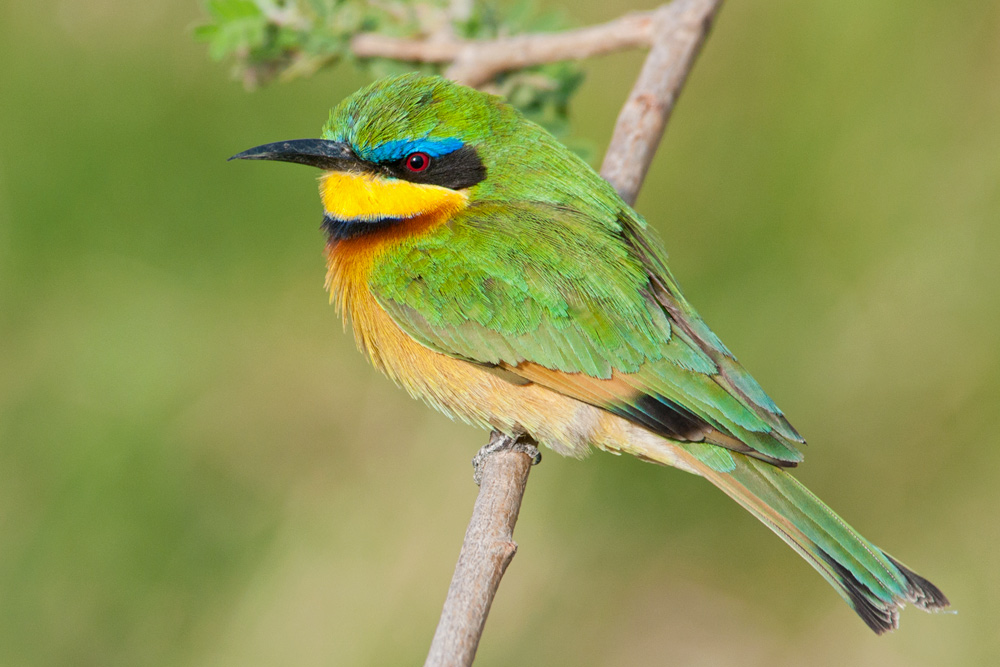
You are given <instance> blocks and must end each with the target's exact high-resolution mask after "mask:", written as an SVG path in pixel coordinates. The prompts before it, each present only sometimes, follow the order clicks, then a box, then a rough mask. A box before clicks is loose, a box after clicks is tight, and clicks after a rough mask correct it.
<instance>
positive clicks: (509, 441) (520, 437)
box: [472, 431, 542, 486]
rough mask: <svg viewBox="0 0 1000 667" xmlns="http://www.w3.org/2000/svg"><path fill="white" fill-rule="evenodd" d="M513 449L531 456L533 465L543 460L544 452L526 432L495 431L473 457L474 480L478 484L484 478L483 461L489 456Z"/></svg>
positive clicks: (512, 450)
mask: <svg viewBox="0 0 1000 667" xmlns="http://www.w3.org/2000/svg"><path fill="white" fill-rule="evenodd" d="M502 451H511V452H522V453H524V454H527V455H528V456H529V457H531V465H533V466H536V465H538V464H539V463H541V462H542V453H541V452H540V451H538V447H537V446H536V445H535V442H534V440H532V439H531V438H530V437H529V436H528V435H527V434H526V433H519V434H517V435H513V436H511V435H507V434H505V433H500V432H499V431H493V433H491V434H490V441H489V442H488V443H486V444H485V445H483V446H482V447H481V448H480V450H479V451H478V452H476V455H475V456H474V457H473V458H472V467H473V468H474V469H475V472H474V473H473V474H472V479H473V481H475V482H476V485H477V486H478V485H479V484H480V482H482V480H483V463H485V462H486V459H487V458H489V456H490V455H491V454H496V453H497V452H502Z"/></svg>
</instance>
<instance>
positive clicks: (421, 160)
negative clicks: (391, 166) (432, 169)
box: [406, 153, 431, 174]
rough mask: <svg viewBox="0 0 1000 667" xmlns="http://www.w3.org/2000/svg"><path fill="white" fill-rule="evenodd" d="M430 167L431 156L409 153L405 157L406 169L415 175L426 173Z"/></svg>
mask: <svg viewBox="0 0 1000 667" xmlns="http://www.w3.org/2000/svg"><path fill="white" fill-rule="evenodd" d="M429 166H431V156H430V155H428V154H427V153H410V154H409V155H407V156H406V168H407V169H409V170H410V171H412V172H413V173H415V174H419V173H420V172H422V171H426V170H427V167H429Z"/></svg>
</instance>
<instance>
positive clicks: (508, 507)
mask: <svg viewBox="0 0 1000 667" xmlns="http://www.w3.org/2000/svg"><path fill="white" fill-rule="evenodd" d="M529 442H530V441H528V440H522V439H518V438H511V437H509V436H506V435H501V434H500V433H498V432H496V431H494V432H493V434H492V435H491V436H490V443H489V444H488V445H486V447H484V448H483V449H482V450H481V451H480V453H479V454H478V455H477V456H476V459H475V460H474V463H475V465H476V479H477V481H478V482H479V496H478V497H477V498H476V505H475V507H474V508H473V510H472V518H471V519H470V520H469V528H468V530H466V533H465V541H464V542H463V543H462V551H461V553H460V554H459V556H458V564H457V565H456V566H455V574H454V575H453V576H452V579H451V586H449V587H448V597H447V599H446V600H445V603H444V610H443V611H442V612H441V620H440V621H439V622H438V627H437V630H436V631H435V633H434V639H433V641H432V642H431V648H430V651H429V653H428V654H427V661H426V662H425V663H424V665H425V667H453V666H459V665H461V666H466V665H471V664H472V661H473V659H475V657H476V649H477V648H478V647H479V638H480V637H481V636H482V634H483V626H485V625H486V617H487V615H488V614H489V613H490V606H491V605H492V604H493V597H494V596H495V595H496V591H497V588H498V587H499V586H500V579H501V578H502V577H503V574H504V572H505V571H506V570H507V566H508V565H509V564H510V561H511V559H513V558H514V554H515V553H517V544H516V543H515V542H514V524H516V523H517V515H518V512H519V511H520V509H521V498H522V497H523V496H524V489H525V486H526V485H527V484H528V473H529V472H530V471H531V466H532V463H536V462H537V461H538V460H539V459H540V456H539V455H538V450H537V449H535V448H534V445H531V444H529Z"/></svg>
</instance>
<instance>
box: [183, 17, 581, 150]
mask: <svg viewBox="0 0 1000 667" xmlns="http://www.w3.org/2000/svg"><path fill="white" fill-rule="evenodd" d="M460 4H461V3H455V2H451V3H449V2H445V1H444V0H422V1H420V2H414V1H413V0H384V1H380V0H207V1H206V3H205V9H206V11H207V14H208V21H207V22H206V23H204V24H202V25H200V26H198V27H197V28H195V33H194V34H195V38H196V39H198V40H200V41H203V42H206V43H207V44H208V51H209V55H210V56H211V57H212V58H213V59H215V60H229V61H231V62H232V63H233V73H234V75H235V76H236V77H237V78H239V79H241V80H242V81H243V84H244V85H245V86H246V87H247V88H250V89H253V88H255V87H257V86H259V85H262V84H265V83H268V82H270V81H272V80H275V79H277V80H279V81H287V80H290V79H294V78H297V77H307V76H311V75H312V74H314V73H316V72H317V71H318V70H320V69H322V68H325V67H330V66H333V65H336V64H338V63H340V62H342V61H349V62H353V63H355V64H356V65H358V66H360V67H362V68H364V69H365V70H366V71H368V72H369V73H370V74H371V75H372V76H373V77H380V76H385V75H388V74H395V73H400V72H402V71H407V70H413V69H418V70H420V71H424V72H435V73H440V72H441V71H442V70H443V68H444V65H440V64H422V63H421V64H418V63H410V62H405V63H404V62H400V61H393V60H387V59H383V58H368V59H358V58H356V57H355V56H354V54H353V53H352V51H351V39H352V38H353V37H354V36H356V35H359V34H361V33H371V32H374V33H378V34H381V35H386V36H391V37H405V38H417V39H419V38H430V37H432V36H433V37H441V36H447V37H453V38H457V39H480V40H481V39H492V38H496V37H500V36H504V35H512V34H520V33H528V32H538V31H545V30H558V29H560V28H563V27H565V22H564V21H563V20H562V18H561V17H560V16H558V15H556V14H553V13H544V14H539V13H537V12H536V11H534V9H533V7H532V4H531V3H530V2H528V1H524V2H519V3H515V4H514V5H513V6H510V7H504V8H503V9H501V8H500V6H499V4H498V3H495V2H472V1H470V2H469V3H468V5H467V6H461V7H460V6H459V5H460ZM582 78H583V74H582V72H581V70H580V69H579V68H578V67H577V66H576V65H575V64H571V63H554V64H549V65H541V66H536V67H531V68H528V69H525V70H520V71H512V72H506V73H504V74H501V75H500V76H498V77H497V78H496V80H494V81H493V82H491V84H490V86H489V87H490V89H491V90H492V92H496V93H499V94H501V95H503V96H504V97H506V98H507V99H508V100H510V101H511V102H512V103H513V104H515V105H516V106H517V107H519V108H520V109H521V110H522V111H523V112H524V113H525V114H526V115H528V116H529V117H530V118H531V119H532V120H535V121H536V122H539V123H541V124H542V125H544V126H545V127H547V128H548V129H549V130H551V131H553V132H555V133H556V134H560V135H561V134H564V133H565V131H566V127H567V123H566V119H567V106H568V103H569V99H570V97H571V96H572V95H573V93H574V92H575V90H576V88H577V86H578V85H579V83H580V82H581V80H582Z"/></svg>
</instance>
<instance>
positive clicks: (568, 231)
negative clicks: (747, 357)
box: [370, 202, 802, 465]
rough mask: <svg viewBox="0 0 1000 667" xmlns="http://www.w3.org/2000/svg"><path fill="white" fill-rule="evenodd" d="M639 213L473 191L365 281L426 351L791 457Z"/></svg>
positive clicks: (751, 449)
mask: <svg viewBox="0 0 1000 667" xmlns="http://www.w3.org/2000/svg"><path fill="white" fill-rule="evenodd" d="M632 215H634V214H632V213H631V211H623V212H622V213H621V214H620V215H619V216H618V217H617V219H611V220H595V219H594V218H593V217H592V216H587V215H582V214H580V213H576V212H574V211H573V210H570V209H567V208H561V207H555V206H546V205H540V204H517V205H514V204H510V203H506V202H482V203H477V204H474V205H472V206H470V208H468V209H466V211H464V212H463V213H462V214H461V215H459V216H457V217H456V218H455V219H454V220H452V221H451V222H450V223H449V224H448V225H446V226H443V227H441V228H439V229H438V230H437V231H436V232H435V233H433V234H430V235H427V236H425V237H421V238H420V239H417V240H414V241H413V242H412V243H411V244H409V245H407V246H405V247H403V248H401V249H399V250H397V251H396V253H395V254H394V255H392V257H391V259H390V260H389V261H385V262H382V263H381V264H380V265H379V267H378V268H377V269H376V270H375V272H374V273H373V275H372V276H371V278H370V287H371V289H372V292H373V293H374V294H375V296H376V298H377V300H378V301H379V303H380V304H381V305H382V307H383V308H385V309H386V311H387V312H388V313H389V314H390V315H391V316H392V317H393V319H394V320H395V321H396V322H397V323H398V324H399V325H400V327H401V328H403V330H404V331H406V332H407V333H408V334H410V335H411V336H413V337H414V338H415V339H416V340H418V341H420V342H421V343H422V344H423V345H426V346H427V347H429V348H431V349H434V350H436V351H439V352H442V353H444V354H448V355H451V356H455V357H460V358H463V359H466V360H468V361H470V362H473V363H477V364H481V365H485V366H493V367H502V368H503V369H505V370H506V371H509V372H512V373H515V374H518V373H523V375H524V377H525V378H527V379H529V380H531V381H533V382H541V383H544V384H546V385H547V386H549V387H550V388H552V389H553V390H555V391H560V392H561V393H565V394H567V395H571V396H573V397H574V398H577V399H580V400H584V401H586V402H588V403H591V404H593V405H596V406H598V407H601V408H604V409H606V410H609V411H611V412H613V413H615V414H618V415H620V416H622V417H625V418H627V419H630V420H632V421H634V422H636V423H638V424H641V425H642V426H645V427H646V428H649V429H651V430H653V431H655V432H658V433H661V434H663V435H666V436H668V437H672V438H676V439H680V440H689V441H700V440H703V439H707V440H709V441H710V442H713V443H715V444H722V445H724V446H727V447H730V448H732V449H736V450H738V451H745V452H748V453H751V454H758V455H760V456H761V457H762V458H764V459H766V460H769V461H771V462H774V463H781V464H784V465H794V464H795V463H796V462H798V461H799V460H801V458H802V456H801V454H800V453H799V451H798V450H797V449H796V448H795V444H794V443H800V442H802V439H801V438H800V437H799V435H798V434H797V433H796V432H795V430H794V429H793V428H792V427H791V426H790V425H789V424H788V422H787V421H786V420H785V418H784V417H783V416H782V414H781V412H780V411H779V410H778V408H777V406H776V405H775V404H774V402H773V401H771V399H770V398H769V397H768V396H767V395H766V394H765V393H764V391H763V390H762V389H761V388H760V386H759V385H758V384H757V383H756V381H754V379H753V378H752V377H751V376H750V375H749V374H748V373H747V372H746V371H745V370H744V369H743V368H742V367H741V366H740V365H739V363H738V362H737V361H736V360H735V358H733V356H732V354H731V353H730V352H729V351H728V350H727V349H726V348H725V346H723V345H722V343H721V341H719V340H718V338H716V336H715V335H714V334H713V333H712V332H711V330H710V329H708V327H707V326H706V325H705V324H704V323H703V322H702V320H701V319H700V318H699V317H698V315H697V313H695V312H694V310H693V309H692V308H691V307H690V306H689V305H688V304H687V302H686V301H685V300H684V298H683V296H682V295H681V293H680V291H679V289H678V288H677V286H676V283H675V282H674V280H673V278H672V277H671V275H670V273H669V271H668V270H667V267H666V263H665V259H664V256H663V253H662V251H661V250H659V246H658V244H657V243H656V242H655V241H653V240H652V239H651V238H650V236H649V232H648V230H647V229H646V228H645V224H644V223H643V222H642V221H641V220H640V219H638V218H634V217H632ZM529 366H533V367H541V368H542V369H543V372H541V373H539V372H538V370H537V369H536V370H535V371H534V372H532V373H528V372H526V371H524V370H523V369H526V368H528V367H529ZM545 370H547V371H549V372H547V373H546V372H544V371H545ZM706 433H708V434H709V436H706ZM720 434H721V435H720Z"/></svg>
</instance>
